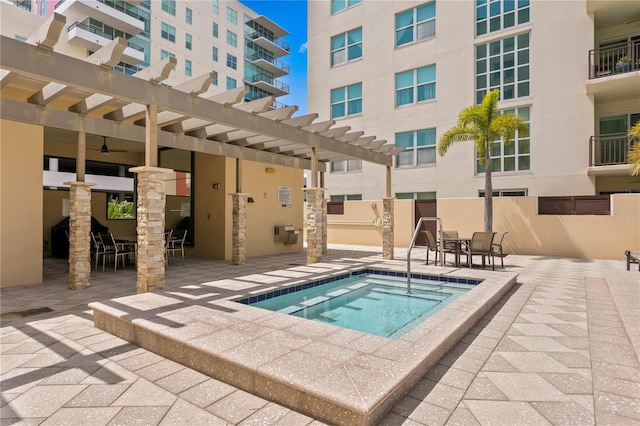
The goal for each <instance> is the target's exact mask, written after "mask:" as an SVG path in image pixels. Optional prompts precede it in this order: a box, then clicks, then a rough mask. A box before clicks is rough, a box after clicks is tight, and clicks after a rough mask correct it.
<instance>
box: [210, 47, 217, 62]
mask: <svg viewBox="0 0 640 426" xmlns="http://www.w3.org/2000/svg"><path fill="white" fill-rule="evenodd" d="M211 59H212V60H213V61H214V62H218V48H217V47H215V46H211Z"/></svg>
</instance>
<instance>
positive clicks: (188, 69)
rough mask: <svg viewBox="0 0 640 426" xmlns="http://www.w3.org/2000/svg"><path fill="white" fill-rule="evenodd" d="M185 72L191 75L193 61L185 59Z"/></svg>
mask: <svg viewBox="0 0 640 426" xmlns="http://www.w3.org/2000/svg"><path fill="white" fill-rule="evenodd" d="M184 74H185V75H188V76H191V61H190V60H188V59H185V61H184Z"/></svg>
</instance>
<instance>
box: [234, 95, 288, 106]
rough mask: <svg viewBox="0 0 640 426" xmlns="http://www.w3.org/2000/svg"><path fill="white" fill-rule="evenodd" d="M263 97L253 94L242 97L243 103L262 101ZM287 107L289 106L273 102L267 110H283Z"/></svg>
mask: <svg viewBox="0 0 640 426" xmlns="http://www.w3.org/2000/svg"><path fill="white" fill-rule="evenodd" d="M263 97H264V96H260V95H257V94H253V95H250V94H247V95H245V97H244V101H245V102H251V101H255V100H256V99H262V98H263ZM288 106H289V105H287V104H284V103H282V102H278V101H273V102H272V103H271V105H270V106H269V109H280V108H285V107H288Z"/></svg>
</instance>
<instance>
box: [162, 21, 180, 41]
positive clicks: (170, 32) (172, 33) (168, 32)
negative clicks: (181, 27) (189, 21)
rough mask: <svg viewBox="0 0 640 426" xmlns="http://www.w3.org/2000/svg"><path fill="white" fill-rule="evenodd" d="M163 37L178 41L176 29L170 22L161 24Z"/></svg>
mask: <svg viewBox="0 0 640 426" xmlns="http://www.w3.org/2000/svg"><path fill="white" fill-rule="evenodd" d="M160 29H161V33H160V35H161V36H162V38H164V39H166V40H169V41H170V42H172V43H175V42H176V29H175V28H174V27H172V26H171V25H169V24H165V23H164V22H163V23H162V24H161V26H160Z"/></svg>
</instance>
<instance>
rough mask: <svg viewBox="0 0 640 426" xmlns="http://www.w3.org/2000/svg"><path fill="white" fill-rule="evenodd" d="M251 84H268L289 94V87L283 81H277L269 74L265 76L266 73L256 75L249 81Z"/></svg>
mask: <svg viewBox="0 0 640 426" xmlns="http://www.w3.org/2000/svg"><path fill="white" fill-rule="evenodd" d="M248 81H249V83H252V84H253V83H257V82H259V81H264V82H265V83H267V84H268V85H270V86H273V87H275V88H277V89H280V90H282V91H283V92H287V93H289V85H288V84H285V83H283V82H281V81H278V80H276V79H275V78H273V77H271V76H269V75H268V74H264V73H258V74H255V75H254V76H253V77H251V78H249V79H248Z"/></svg>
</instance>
